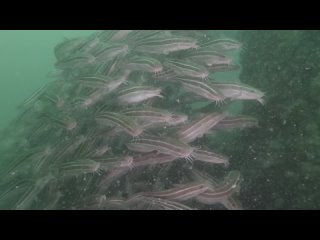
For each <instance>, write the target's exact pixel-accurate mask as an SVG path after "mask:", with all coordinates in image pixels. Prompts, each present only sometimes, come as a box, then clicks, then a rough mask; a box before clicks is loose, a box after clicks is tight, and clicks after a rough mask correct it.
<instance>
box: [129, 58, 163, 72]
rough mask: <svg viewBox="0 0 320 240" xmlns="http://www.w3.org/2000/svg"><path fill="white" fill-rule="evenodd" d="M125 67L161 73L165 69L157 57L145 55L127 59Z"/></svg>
mask: <svg viewBox="0 0 320 240" xmlns="http://www.w3.org/2000/svg"><path fill="white" fill-rule="evenodd" d="M125 68H126V69H129V70H132V71H143V72H150V73H159V72H161V71H162V70H163V66H162V64H161V62H160V61H159V60H157V59H155V58H151V57H144V56H133V57H130V58H129V59H127V62H126V63H125Z"/></svg>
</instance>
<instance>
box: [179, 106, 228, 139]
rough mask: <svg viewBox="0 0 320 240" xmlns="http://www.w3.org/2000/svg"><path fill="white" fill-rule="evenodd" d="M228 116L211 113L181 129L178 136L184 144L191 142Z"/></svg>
mask: <svg viewBox="0 0 320 240" xmlns="http://www.w3.org/2000/svg"><path fill="white" fill-rule="evenodd" d="M227 115H228V113H227V112H223V113H211V114H208V115H205V116H201V117H200V118H198V119H196V120H195V121H193V122H192V123H190V124H188V125H186V126H184V127H182V128H181V129H180V130H179V131H178V133H177V134H178V136H179V137H180V139H181V140H183V141H185V142H192V141H194V140H195V139H196V138H199V137H202V136H203V135H204V134H206V133H207V132H208V131H209V130H210V129H211V128H212V127H214V126H215V125H216V124H217V123H218V122H220V121H221V120H223V119H224V118H225V117H226V116H227Z"/></svg>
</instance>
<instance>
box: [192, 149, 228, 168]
mask: <svg viewBox="0 0 320 240" xmlns="http://www.w3.org/2000/svg"><path fill="white" fill-rule="evenodd" d="M192 157H193V158H194V159H195V160H198V161H201V162H207V163H213V164H223V165H224V166H228V165H229V159H228V157H226V156H222V155H219V154H216V153H214V152H211V151H206V150H201V149H194V150H193V152H192Z"/></svg>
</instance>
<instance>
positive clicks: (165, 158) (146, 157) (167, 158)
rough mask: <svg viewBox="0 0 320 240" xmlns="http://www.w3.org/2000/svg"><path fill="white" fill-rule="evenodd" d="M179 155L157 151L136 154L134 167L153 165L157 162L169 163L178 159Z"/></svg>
mask: <svg viewBox="0 0 320 240" xmlns="http://www.w3.org/2000/svg"><path fill="white" fill-rule="evenodd" d="M176 159H177V157H175V156H171V155H166V154H157V153H156V152H149V153H145V154H142V155H138V156H135V157H134V158H133V167H141V166H151V165H156V164H163V163H168V162H172V161H174V160H176Z"/></svg>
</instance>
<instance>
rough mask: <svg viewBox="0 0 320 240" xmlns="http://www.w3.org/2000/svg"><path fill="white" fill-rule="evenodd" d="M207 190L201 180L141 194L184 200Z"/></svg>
mask: <svg viewBox="0 0 320 240" xmlns="http://www.w3.org/2000/svg"><path fill="white" fill-rule="evenodd" d="M207 190H208V186H207V185H206V184H204V183H202V182H200V183H191V184H187V185H183V186H178V187H174V188H172V189H168V190H164V191H160V192H148V193H144V194H143V195H145V196H147V197H157V198H164V199H169V200H176V201H186V200H189V199H192V198H194V197H196V196H198V195H199V194H201V193H203V192H205V191H207Z"/></svg>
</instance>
